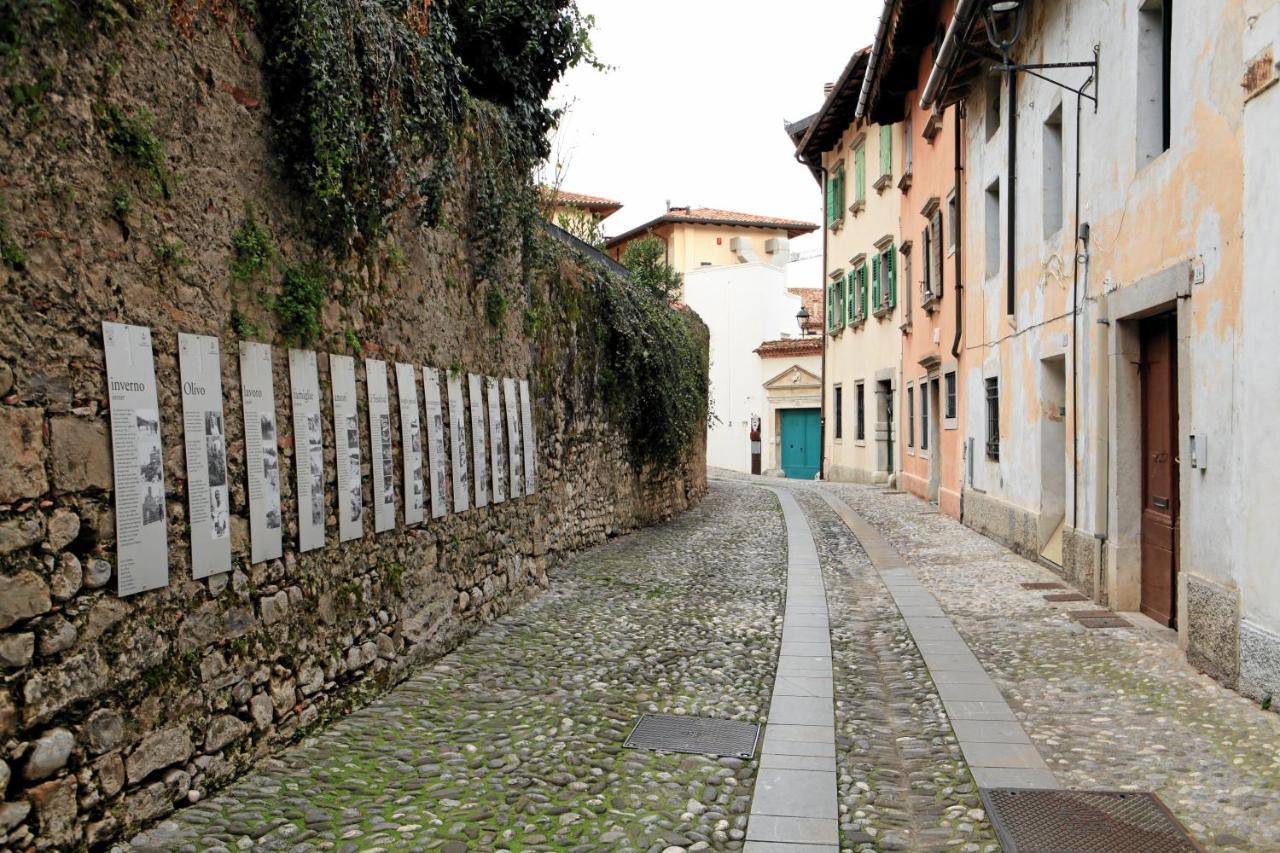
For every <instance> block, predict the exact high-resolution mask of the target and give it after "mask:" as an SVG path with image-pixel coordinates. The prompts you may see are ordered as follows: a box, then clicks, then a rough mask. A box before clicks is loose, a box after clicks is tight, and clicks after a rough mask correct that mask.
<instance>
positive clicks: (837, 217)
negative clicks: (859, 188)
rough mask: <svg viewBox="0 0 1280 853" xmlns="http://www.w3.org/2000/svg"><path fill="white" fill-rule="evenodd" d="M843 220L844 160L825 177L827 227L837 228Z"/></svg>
mask: <svg viewBox="0 0 1280 853" xmlns="http://www.w3.org/2000/svg"><path fill="white" fill-rule="evenodd" d="M843 222H844V162H843V161H841V162H840V163H839V164H838V165H837V166H836V167H835V169H834V170H832V172H831V175H830V177H828V178H827V227H828V228H831V229H833V230H839V227H840V225H841V223H843Z"/></svg>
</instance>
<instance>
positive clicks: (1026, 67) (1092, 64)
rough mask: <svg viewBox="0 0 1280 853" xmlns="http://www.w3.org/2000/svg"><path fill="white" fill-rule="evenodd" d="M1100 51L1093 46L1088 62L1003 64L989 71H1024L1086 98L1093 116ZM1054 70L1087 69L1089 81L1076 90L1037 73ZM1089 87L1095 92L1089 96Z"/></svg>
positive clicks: (1096, 46)
mask: <svg viewBox="0 0 1280 853" xmlns="http://www.w3.org/2000/svg"><path fill="white" fill-rule="evenodd" d="M1101 51H1102V46H1101V45H1099V44H1095V45H1094V46H1093V59H1092V60H1090V61H1088V62H1038V63H1028V64H1014V63H1005V64H1001V65H993V66H991V69H990V70H991V73H992V74H1005V73H1009V72H1014V71H1025V72H1026V73H1027V74H1030V75H1031V76H1032V77H1036V78H1038V79H1040V80H1043V81H1045V82H1046V83H1052V84H1053V85H1055V86H1057V87H1059V88H1061V89H1066V90H1067V91H1068V92H1074V93H1075V94H1076V95H1077V96H1078V97H1081V98H1088V99H1089V100H1090V101H1092V102H1093V112H1094V114H1097V112H1098V97H1097V94H1096V92H1097V91H1098V56H1099V55H1100V53H1101ZM1056 68H1088V69H1089V79H1088V80H1085V81H1084V83H1083V84H1082V85H1081V86H1080V88H1078V89H1077V88H1075V87H1074V86H1068V85H1067V84H1066V83H1063V82H1062V81H1060V80H1054V79H1053V78H1052V77H1047V76H1045V75H1044V74H1041V73H1039V72H1041V71H1049V70H1052V69H1056ZM1091 85H1092V87H1093V91H1094V92H1095V94H1093V95H1090V94H1089V93H1088V92H1086V91H1085V89H1088V88H1089V87H1090V86H1091Z"/></svg>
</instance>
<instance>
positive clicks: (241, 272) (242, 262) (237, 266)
mask: <svg viewBox="0 0 1280 853" xmlns="http://www.w3.org/2000/svg"><path fill="white" fill-rule="evenodd" d="M231 248H232V251H233V253H234V254H233V257H232V258H231V276H232V278H234V279H236V280H237V281H251V280H252V279H255V278H257V277H258V276H260V275H262V274H263V273H265V272H267V270H268V269H269V268H270V266H271V258H272V257H273V256H274V254H275V249H274V248H273V246H272V240H271V232H269V231H267V229H266V228H264V227H262V226H261V225H259V224H258V223H257V221H256V220H255V219H254V218H253V214H249V215H247V216H246V217H245V218H244V221H243V222H241V223H240V227H239V228H237V229H236V233H234V234H232V235H231Z"/></svg>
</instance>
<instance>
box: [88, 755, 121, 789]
mask: <svg viewBox="0 0 1280 853" xmlns="http://www.w3.org/2000/svg"><path fill="white" fill-rule="evenodd" d="M93 769H94V770H95V771H97V773H98V787H99V788H100V789H101V790H102V794H103V796H106V797H114V796H115V795H116V794H118V793H120V790H121V789H122V788H124V778H125V777H124V759H122V758H121V757H120V753H118V752H113V753H111V754H109V755H104V756H102V757H101V758H99V759H98V760H97V761H95V762H94V764H93Z"/></svg>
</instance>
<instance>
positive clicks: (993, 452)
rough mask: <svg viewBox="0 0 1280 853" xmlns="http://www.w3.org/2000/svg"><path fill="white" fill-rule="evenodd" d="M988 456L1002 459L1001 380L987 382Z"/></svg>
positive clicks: (993, 378)
mask: <svg viewBox="0 0 1280 853" xmlns="http://www.w3.org/2000/svg"><path fill="white" fill-rule="evenodd" d="M987 456H988V457H989V458H991V459H999V458H1000V380H999V379H997V378H996V377H994V376H993V377H991V378H990V379H988V380H987Z"/></svg>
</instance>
